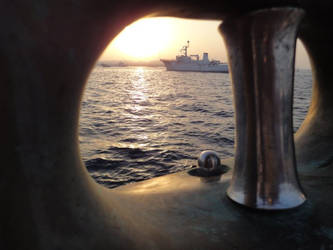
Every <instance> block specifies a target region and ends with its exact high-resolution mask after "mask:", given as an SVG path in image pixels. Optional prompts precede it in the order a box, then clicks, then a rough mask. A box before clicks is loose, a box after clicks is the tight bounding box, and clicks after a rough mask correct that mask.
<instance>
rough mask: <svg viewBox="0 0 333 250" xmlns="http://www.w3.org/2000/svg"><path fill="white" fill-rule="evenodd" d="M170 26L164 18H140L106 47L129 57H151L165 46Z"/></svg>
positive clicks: (168, 40)
mask: <svg viewBox="0 0 333 250" xmlns="http://www.w3.org/2000/svg"><path fill="white" fill-rule="evenodd" d="M171 38H172V27H171V24H170V22H168V20H167V19H166V18H150V19H140V20H138V21H136V22H135V23H133V24H131V25H130V26H127V27H126V28H125V29H124V30H123V31H122V32H121V33H120V34H119V35H118V36H117V37H116V38H115V39H114V40H113V42H112V43H111V44H110V46H109V47H108V48H107V49H106V51H108V50H112V49H116V50H118V51H119V52H121V53H122V54H124V55H125V56H127V57H129V58H131V59H135V60H137V59H139V60H142V59H143V60H145V59H151V58H153V57H156V56H158V55H159V52H160V51H161V50H162V49H164V48H165V47H167V46H168V45H169V43H170V41H171Z"/></svg>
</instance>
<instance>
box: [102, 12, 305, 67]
mask: <svg viewBox="0 0 333 250" xmlns="http://www.w3.org/2000/svg"><path fill="white" fill-rule="evenodd" d="M219 24H220V22H219V21H200V20H191V19H181V18H169V17H159V18H146V19H141V20H139V21H137V22H135V23H133V24H131V25H129V26H128V27H126V28H125V29H124V30H123V31H122V32H121V33H120V34H119V35H118V36H117V37H116V38H115V39H114V40H113V41H112V43H111V44H110V45H109V46H108V48H107V49H106V50H105V51H104V53H103V55H102V56H101V60H145V61H150V60H159V59H161V58H164V59H174V58H175V56H176V55H177V54H179V50H180V48H181V47H182V46H183V45H185V44H186V42H187V41H188V40H189V41H190V48H189V50H188V53H189V54H199V55H200V58H201V57H202V53H203V52H208V53H209V58H210V59H217V60H220V61H226V59H227V58H226V50H225V46H224V43H223V39H222V37H221V36H220V34H219V32H218V30H217V28H218V26H219ZM296 67H297V68H309V67H310V66H309V61H308V58H307V55H306V52H305V50H304V47H303V46H302V44H301V43H300V42H298V43H297V51H296Z"/></svg>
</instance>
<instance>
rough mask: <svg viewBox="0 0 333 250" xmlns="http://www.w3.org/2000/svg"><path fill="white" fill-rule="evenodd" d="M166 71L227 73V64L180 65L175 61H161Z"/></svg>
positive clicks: (180, 63)
mask: <svg viewBox="0 0 333 250" xmlns="http://www.w3.org/2000/svg"><path fill="white" fill-rule="evenodd" d="M161 61H162V62H163V63H164V65H165V67H166V69H167V70H168V71H191V72H218V73H228V64H226V63H223V64H199V63H195V62H194V63H182V62H177V61H175V60H161Z"/></svg>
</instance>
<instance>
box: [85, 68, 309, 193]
mask: <svg viewBox="0 0 333 250" xmlns="http://www.w3.org/2000/svg"><path fill="white" fill-rule="evenodd" d="M311 88H312V75H311V71H310V70H296V72H295V91H294V111H293V112H294V130H295V131H296V130H297V128H298V127H299V126H300V125H301V123H302V121H303V119H304V117H305V115H306V112H307V109H308V106H309V103H310V99H311ZM234 127H235V124H234V111H233V104H232V88H231V84H230V79H229V74H222V73H200V72H172V71H166V70H165V68H163V67H118V68H117V67H102V66H96V67H95V68H94V70H93V71H92V73H91V75H90V78H89V80H88V83H87V85H86V89H85V94H84V97H83V101H82V107H81V117H80V137H79V139H80V150H81V155H82V158H83V160H84V162H85V164H86V167H87V169H88V171H89V173H90V174H91V176H92V177H93V178H94V179H95V180H96V181H97V182H98V183H101V184H103V185H105V186H106V187H109V188H113V187H116V186H119V185H122V184H127V183H130V182H137V181H141V180H145V179H149V178H152V177H156V176H161V175H165V174H169V173H174V172H177V171H181V170H184V169H190V168H191V167H192V166H193V165H196V164H197V162H196V161H197V157H198V155H199V154H200V152H201V151H203V150H208V149H211V150H215V151H216V152H218V154H219V155H220V157H221V159H223V158H228V157H231V156H233V154H234Z"/></svg>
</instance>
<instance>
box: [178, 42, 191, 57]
mask: <svg viewBox="0 0 333 250" xmlns="http://www.w3.org/2000/svg"><path fill="white" fill-rule="evenodd" d="M189 47H190V41H187V45H185V46H183V48H182V49H181V50H180V52H182V51H184V56H187V49H188V48H189Z"/></svg>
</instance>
